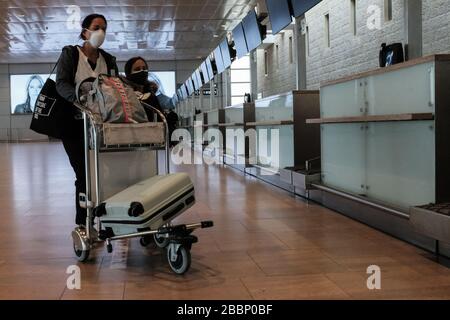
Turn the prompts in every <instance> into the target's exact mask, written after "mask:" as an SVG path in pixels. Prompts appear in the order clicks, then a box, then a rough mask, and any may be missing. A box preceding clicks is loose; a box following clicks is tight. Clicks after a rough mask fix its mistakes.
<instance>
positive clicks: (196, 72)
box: [195, 69, 203, 90]
mask: <svg viewBox="0 0 450 320" xmlns="http://www.w3.org/2000/svg"><path fill="white" fill-rule="evenodd" d="M195 75H196V76H197V79H198V85H199V88H198V89H199V90H200V88H201V87H203V81H202V76H201V75H200V69H197V70H195Z"/></svg>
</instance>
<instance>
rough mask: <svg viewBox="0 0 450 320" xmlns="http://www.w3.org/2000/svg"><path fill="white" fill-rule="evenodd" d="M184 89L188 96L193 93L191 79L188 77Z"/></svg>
mask: <svg viewBox="0 0 450 320" xmlns="http://www.w3.org/2000/svg"><path fill="white" fill-rule="evenodd" d="M186 89H187V92H188V95H189V96H190V95H191V94H193V93H194V85H193V83H192V78H191V77H189V78H188V79H187V80H186Z"/></svg>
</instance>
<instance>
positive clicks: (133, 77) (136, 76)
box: [128, 70, 148, 85]
mask: <svg viewBox="0 0 450 320" xmlns="http://www.w3.org/2000/svg"><path fill="white" fill-rule="evenodd" d="M128 80H130V81H131V82H134V83H136V84H140V85H144V84H146V83H147V81H148V71H147V70H141V71H139V72H136V73H132V74H130V75H129V76H128Z"/></svg>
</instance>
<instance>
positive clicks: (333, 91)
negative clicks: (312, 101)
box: [320, 79, 365, 118]
mask: <svg viewBox="0 0 450 320" xmlns="http://www.w3.org/2000/svg"><path fill="white" fill-rule="evenodd" d="M364 101H365V99H364V79H361V80H353V81H348V82H344V83H339V84H335V85H331V86H326V87H323V88H321V89H320V114H321V117H322V118H330V117H345V116H360V115H362V114H364V107H365V104H364ZM361 108H362V111H361Z"/></svg>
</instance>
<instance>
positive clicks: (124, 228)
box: [96, 173, 195, 236]
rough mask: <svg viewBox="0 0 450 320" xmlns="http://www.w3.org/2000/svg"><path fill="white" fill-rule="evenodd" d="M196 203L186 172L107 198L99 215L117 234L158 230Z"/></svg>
mask: <svg viewBox="0 0 450 320" xmlns="http://www.w3.org/2000/svg"><path fill="white" fill-rule="evenodd" d="M194 203H195V193H194V185H193V184H192V181H191V179H190V178H189V176H188V175H187V174H185V173H175V174H168V175H164V176H155V177H152V178H150V179H147V180H144V181H142V182H139V183H137V184H135V185H133V186H131V187H129V188H127V189H125V190H123V191H121V192H119V193H118V194H116V195H114V196H113V197H111V198H109V199H107V200H106V201H104V202H103V204H102V205H101V206H100V207H99V208H97V213H96V215H97V216H101V218H100V220H101V222H102V224H103V226H104V227H105V228H110V230H112V232H113V233H114V235H116V236H117V235H122V234H128V233H132V232H139V231H144V230H157V229H159V228H161V227H162V226H164V225H166V224H168V223H170V221H172V220H173V219H175V218H176V217H177V216H179V215H180V214H181V213H183V212H184V211H186V210H187V209H188V208H190V207H192V205H193V204H194Z"/></svg>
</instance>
